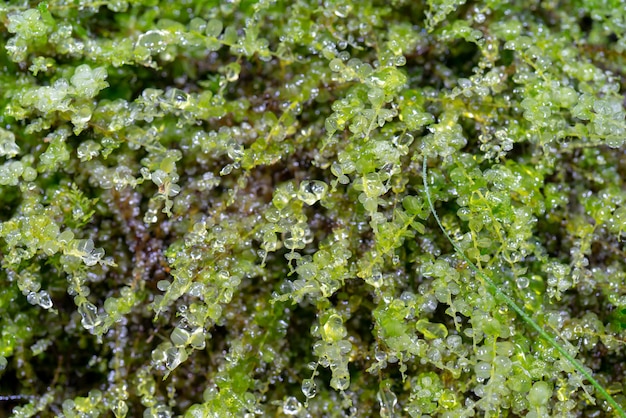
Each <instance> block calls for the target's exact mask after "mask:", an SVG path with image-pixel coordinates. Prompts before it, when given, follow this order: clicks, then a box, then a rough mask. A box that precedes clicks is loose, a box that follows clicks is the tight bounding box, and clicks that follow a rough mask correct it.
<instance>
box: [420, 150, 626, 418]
mask: <svg viewBox="0 0 626 418" xmlns="http://www.w3.org/2000/svg"><path fill="white" fill-rule="evenodd" d="M427 164H428V159H427V157H426V155H424V161H423V166H422V177H423V182H424V193H425V194H426V200H427V201H428V206H429V208H430V211H431V212H432V214H433V216H434V217H435V221H437V225H439V228H440V229H441V231H442V232H443V234H444V235H445V236H446V238H447V239H448V241H450V244H452V247H453V248H454V250H455V251H456V252H457V253H458V254H459V255H460V256H461V257H462V258H463V260H465V262H466V263H467V264H468V265H469V266H470V267H471V269H472V270H474V272H475V273H476V274H477V275H478V276H479V277H480V278H481V279H483V280H484V281H485V283H487V285H488V286H489V288H490V289H491V291H492V292H493V293H494V294H495V296H496V297H498V298H500V299H502V300H503V301H504V302H505V303H506V304H507V306H508V307H509V308H511V309H512V310H513V311H515V313H516V314H518V315H519V316H520V318H522V320H523V321H524V322H525V323H526V325H528V326H529V327H530V328H532V329H534V330H535V331H537V333H539V335H540V336H541V338H543V339H544V340H546V341H547V342H548V344H550V345H551V346H552V347H554V348H555V349H556V350H557V351H558V352H559V353H560V354H561V355H562V356H563V357H565V358H566V359H567V361H568V362H569V363H570V364H571V365H572V366H574V368H575V369H576V370H577V371H578V372H579V373H580V374H581V375H583V376H584V377H585V378H586V379H587V380H588V381H589V383H591V385H592V386H593V387H594V388H596V390H597V391H598V392H599V393H600V395H601V396H602V397H603V398H604V399H606V401H607V402H608V403H609V405H611V407H612V408H613V409H614V410H615V413H616V414H617V415H618V416H620V417H622V418H626V412H625V411H624V409H623V408H622V407H621V406H620V405H619V404H618V403H617V402H616V401H615V399H613V397H612V396H611V395H610V394H609V393H608V392H607V391H606V390H605V389H604V388H603V387H602V385H601V384H600V383H599V382H598V381H597V380H596V379H595V378H594V377H593V376H592V375H591V373H589V372H588V371H587V370H586V369H585V368H584V366H583V365H582V363H581V362H579V361H578V360H576V359H575V358H574V357H573V356H572V355H571V354H570V353H568V352H567V350H565V348H564V347H563V346H562V345H561V344H559V343H558V342H556V340H555V339H554V337H553V336H551V335H550V334H548V333H547V332H546V331H544V330H543V328H541V327H540V326H539V324H538V323H537V322H535V321H534V320H533V319H532V318H531V317H530V316H529V315H528V314H527V313H526V312H525V311H524V310H523V309H522V308H521V307H520V306H519V305H518V304H517V303H515V301H514V300H513V299H512V298H511V297H509V296H508V295H507V294H506V293H504V292H503V291H502V290H500V288H499V287H498V286H496V284H495V283H494V281H493V280H491V278H490V277H489V276H487V275H486V274H485V273H483V271H482V270H480V269H479V268H478V267H477V266H476V264H474V263H473V262H472V261H471V260H470V259H469V258H468V257H467V256H466V255H465V253H464V252H463V250H461V249H460V248H459V246H458V245H456V243H455V242H454V241H452V238H451V237H450V235H448V233H447V232H446V230H445V229H444V227H443V225H442V224H441V220H440V219H439V216H438V215H437V212H436V211H435V207H434V205H433V202H432V199H431V197H430V191H429V190H428V181H427V178H428V177H427V175H428V172H427Z"/></svg>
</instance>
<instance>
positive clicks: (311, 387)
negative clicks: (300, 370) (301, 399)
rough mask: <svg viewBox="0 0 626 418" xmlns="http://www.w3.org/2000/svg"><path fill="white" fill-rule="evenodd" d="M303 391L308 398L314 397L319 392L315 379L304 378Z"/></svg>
mask: <svg viewBox="0 0 626 418" xmlns="http://www.w3.org/2000/svg"><path fill="white" fill-rule="evenodd" d="M302 393H303V394H304V396H306V398H307V399H312V398H314V397H315V395H316V394H317V384H316V383H315V381H314V380H313V379H304V380H303V381H302Z"/></svg>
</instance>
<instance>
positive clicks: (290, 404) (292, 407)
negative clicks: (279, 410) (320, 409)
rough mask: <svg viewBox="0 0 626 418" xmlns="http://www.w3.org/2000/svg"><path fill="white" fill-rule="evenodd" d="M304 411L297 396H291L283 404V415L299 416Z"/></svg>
mask: <svg viewBox="0 0 626 418" xmlns="http://www.w3.org/2000/svg"><path fill="white" fill-rule="evenodd" d="M301 409H302V404H301V403H300V401H298V399H296V397H295V396H289V397H287V399H285V402H284V403H283V413H284V414H285V415H298V412H300V410H301Z"/></svg>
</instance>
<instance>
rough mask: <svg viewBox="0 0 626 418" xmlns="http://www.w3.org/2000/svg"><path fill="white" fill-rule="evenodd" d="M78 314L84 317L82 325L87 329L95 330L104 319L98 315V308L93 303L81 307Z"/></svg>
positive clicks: (86, 303)
mask: <svg viewBox="0 0 626 418" xmlns="http://www.w3.org/2000/svg"><path fill="white" fill-rule="evenodd" d="M78 312H79V313H80V315H81V316H82V317H83V319H82V320H81V321H80V323H81V324H82V325H83V327H85V329H93V328H94V327H97V326H98V325H100V324H101V323H102V318H101V317H100V316H99V315H98V308H97V307H96V305H94V304H93V303H91V302H85V303H83V304H82V305H80V306H79V307H78Z"/></svg>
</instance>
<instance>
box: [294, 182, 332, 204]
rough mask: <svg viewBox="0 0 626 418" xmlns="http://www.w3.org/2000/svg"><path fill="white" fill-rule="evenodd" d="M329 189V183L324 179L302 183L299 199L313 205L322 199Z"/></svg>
mask: <svg viewBox="0 0 626 418" xmlns="http://www.w3.org/2000/svg"><path fill="white" fill-rule="evenodd" d="M327 190H328V185H327V184H326V183H324V182H323V181H319V180H312V181H303V182H302V183H300V190H299V191H298V199H300V200H301V201H303V202H304V203H306V204H307V205H309V206H311V205H314V204H315V203H316V202H317V201H318V200H320V199H322V198H323V197H324V195H325V194H326V191H327Z"/></svg>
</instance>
